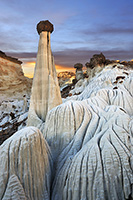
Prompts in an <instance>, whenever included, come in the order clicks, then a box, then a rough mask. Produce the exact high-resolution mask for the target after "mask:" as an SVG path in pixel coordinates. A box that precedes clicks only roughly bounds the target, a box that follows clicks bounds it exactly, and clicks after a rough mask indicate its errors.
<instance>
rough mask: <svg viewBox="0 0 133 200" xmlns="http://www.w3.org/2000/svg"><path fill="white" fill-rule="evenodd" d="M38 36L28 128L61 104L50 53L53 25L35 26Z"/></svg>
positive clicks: (43, 22) (42, 23) (41, 24)
mask: <svg viewBox="0 0 133 200" xmlns="http://www.w3.org/2000/svg"><path fill="white" fill-rule="evenodd" d="M37 31H38V33H39V34H40V40H39V46H38V53H37V61H36V66H35V74H34V79H33V86H32V95H31V102H30V109H29V116H28V126H29V125H34V126H37V124H39V123H40V124H41V123H42V121H43V122H44V121H45V118H46V115H47V112H48V111H49V110H51V109H52V108H54V107H55V106H57V105H59V104H61V103H62V99H61V95H60V89H59V85H58V80H57V75H56V69H55V65H54V58H53V55H52V52H51V44H50V32H52V31H53V25H52V24H51V23H50V22H48V21H47V20H46V21H41V22H40V23H39V24H38V25H37Z"/></svg>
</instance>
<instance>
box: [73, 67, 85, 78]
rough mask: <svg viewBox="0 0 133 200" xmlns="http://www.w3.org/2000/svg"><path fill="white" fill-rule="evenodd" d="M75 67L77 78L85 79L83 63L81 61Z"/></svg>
mask: <svg viewBox="0 0 133 200" xmlns="http://www.w3.org/2000/svg"><path fill="white" fill-rule="evenodd" d="M74 68H76V79H77V80H78V81H79V80H80V79H83V78H84V75H83V70H82V68H83V65H82V64H81V63H76V64H75V65H74Z"/></svg>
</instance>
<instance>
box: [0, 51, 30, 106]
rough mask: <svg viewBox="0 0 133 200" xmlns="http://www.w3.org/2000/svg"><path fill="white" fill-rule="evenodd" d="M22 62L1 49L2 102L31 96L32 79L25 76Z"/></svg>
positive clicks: (0, 93) (0, 83)
mask: <svg viewBox="0 0 133 200" xmlns="http://www.w3.org/2000/svg"><path fill="white" fill-rule="evenodd" d="M21 64H22V62H21V61H19V60H18V59H16V58H12V57H9V56H6V54H5V53H3V52H1V51H0V102H1V101H2V100H5V99H6V100H8V99H23V95H27V96H30V92H31V86H32V80H31V79H29V78H27V77H25V76H24V73H23V70H22V66H21Z"/></svg>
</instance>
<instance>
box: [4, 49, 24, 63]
mask: <svg viewBox="0 0 133 200" xmlns="http://www.w3.org/2000/svg"><path fill="white" fill-rule="evenodd" d="M0 58H4V59H6V60H9V61H11V62H14V63H17V64H20V65H21V64H22V61H20V60H18V59H17V58H13V57H10V56H7V55H6V54H5V53H4V52H3V51H0Z"/></svg>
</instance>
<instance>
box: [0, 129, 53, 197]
mask: <svg viewBox="0 0 133 200" xmlns="http://www.w3.org/2000/svg"><path fill="white" fill-rule="evenodd" d="M0 155H1V156H0V199H3V200H7V199H14V200H17V199H38V200H39V199H40V200H41V199H50V185H51V170H52V159H51V155H50V150H49V148H48V145H47V142H46V141H45V139H44V138H43V135H42V134H41V133H40V131H39V130H38V129H37V128H35V127H29V128H25V129H23V130H21V131H18V132H16V133H15V134H14V135H13V136H12V137H10V138H9V139H7V140H6V141H5V142H4V143H3V144H2V145H1V146H0Z"/></svg>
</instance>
